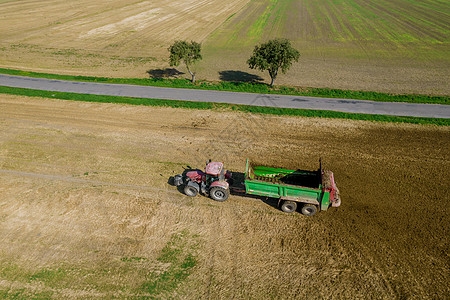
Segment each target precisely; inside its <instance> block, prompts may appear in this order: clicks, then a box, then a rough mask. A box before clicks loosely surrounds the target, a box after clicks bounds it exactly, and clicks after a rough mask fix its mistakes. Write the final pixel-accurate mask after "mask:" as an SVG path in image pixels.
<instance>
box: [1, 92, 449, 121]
mask: <svg viewBox="0 0 450 300" xmlns="http://www.w3.org/2000/svg"><path fill="white" fill-rule="evenodd" d="M0 93H3V94H9V95H20V96H28V97H44V98H53V99H62V100H73V101H85V102H100V103H125V104H131V105H147V106H165V107H174V108H189V109H223V110H232V111H241V112H247V113H259V114H270V115H281V116H299V117H319V118H336V119H351V120H366V121H381V122H396V123H412V124H434V125H438V126H449V125H450V119H439V118H421V117H403V116H386V115H369V114H356V113H345V112H336V111H325V110H309V109H294V108H278V107H263V106H250V105H237V104H227V103H211V102H193V101H178V100H163V99H148V98H131V97H119V96H104V95H89V94H76V93H65V92H52V91H42V90H32V89H23V88H12V87H4V86H0Z"/></svg>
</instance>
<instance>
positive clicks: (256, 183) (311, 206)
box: [244, 159, 341, 216]
mask: <svg viewBox="0 0 450 300" xmlns="http://www.w3.org/2000/svg"><path fill="white" fill-rule="evenodd" d="M244 185H245V192H246V193H247V194H251V195H258V196H266V197H271V198H277V199H278V205H279V207H280V208H281V210H282V211H284V212H287V213H292V212H294V211H296V210H297V207H298V206H300V205H301V212H302V213H303V214H304V215H307V216H312V215H315V214H316V213H317V212H318V211H321V210H327V209H328V208H329V207H330V206H332V207H338V206H339V205H340V204H341V199H340V197H339V190H338V189H337V187H336V183H335V181H334V175H333V172H331V171H328V170H322V164H321V163H320V166H319V169H318V170H316V171H306V170H300V169H298V170H288V169H282V168H275V167H268V166H263V165H255V164H252V163H251V162H250V161H249V160H248V159H247V164H246V167H245V180H244ZM299 204H300V205H299Z"/></svg>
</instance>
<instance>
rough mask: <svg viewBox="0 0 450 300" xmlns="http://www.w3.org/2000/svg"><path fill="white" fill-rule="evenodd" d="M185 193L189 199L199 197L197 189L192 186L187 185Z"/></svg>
mask: <svg viewBox="0 0 450 300" xmlns="http://www.w3.org/2000/svg"><path fill="white" fill-rule="evenodd" d="M184 193H185V194H186V195H187V196H189V197H195V196H197V194H198V191H197V189H196V188H195V187H193V186H191V185H186V186H185V187H184Z"/></svg>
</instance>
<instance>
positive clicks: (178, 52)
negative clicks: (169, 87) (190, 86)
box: [168, 41, 202, 83]
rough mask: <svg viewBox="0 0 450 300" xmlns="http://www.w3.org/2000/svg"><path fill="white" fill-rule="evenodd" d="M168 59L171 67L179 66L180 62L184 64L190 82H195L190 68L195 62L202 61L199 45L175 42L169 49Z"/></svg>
mask: <svg viewBox="0 0 450 300" xmlns="http://www.w3.org/2000/svg"><path fill="white" fill-rule="evenodd" d="M168 50H169V52H170V57H169V62H170V65H171V66H177V67H178V66H179V65H180V62H184V64H185V65H186V68H187V70H188V72H189V74H191V76H192V82H193V83H194V82H195V72H192V71H191V69H190V66H191V65H192V64H193V63H194V62H196V61H197V60H200V59H202V55H201V54H200V50H201V44H199V43H197V42H194V41H191V43H188V42H186V41H175V42H174V43H173V44H172V45H171V46H170V47H169V49H168Z"/></svg>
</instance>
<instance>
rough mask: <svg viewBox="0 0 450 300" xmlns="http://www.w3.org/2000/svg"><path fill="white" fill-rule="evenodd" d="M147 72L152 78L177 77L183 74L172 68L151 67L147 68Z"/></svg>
mask: <svg viewBox="0 0 450 300" xmlns="http://www.w3.org/2000/svg"><path fill="white" fill-rule="evenodd" d="M147 74H148V75H150V78H153V79H162V78H170V77H177V76H179V75H184V73H183V72H180V71H178V70H177V69H174V68H165V69H152V70H148V71H147Z"/></svg>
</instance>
